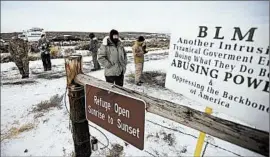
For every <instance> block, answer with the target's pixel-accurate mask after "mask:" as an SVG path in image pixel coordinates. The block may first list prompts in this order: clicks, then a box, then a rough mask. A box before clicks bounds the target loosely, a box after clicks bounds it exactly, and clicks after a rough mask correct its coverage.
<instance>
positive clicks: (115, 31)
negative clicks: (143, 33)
mask: <svg viewBox="0 0 270 157" xmlns="http://www.w3.org/2000/svg"><path fill="white" fill-rule="evenodd" d="M113 35H119V33H118V31H117V30H115V29H112V30H111V31H110V39H113Z"/></svg>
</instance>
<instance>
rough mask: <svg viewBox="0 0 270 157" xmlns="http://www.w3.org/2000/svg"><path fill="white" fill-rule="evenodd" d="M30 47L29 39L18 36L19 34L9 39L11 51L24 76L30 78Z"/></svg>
mask: <svg viewBox="0 0 270 157" xmlns="http://www.w3.org/2000/svg"><path fill="white" fill-rule="evenodd" d="M28 49H29V48H28V44H27V41H25V40H23V39H20V38H18V36H17V35H16V36H15V37H13V38H12V39H11V40H10V41H9V53H10V55H11V57H12V59H13V61H14V62H15V64H16V66H17V67H18V69H19V71H20V74H21V75H22V78H29V60H28Z"/></svg>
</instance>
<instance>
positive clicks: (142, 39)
mask: <svg viewBox="0 0 270 157" xmlns="http://www.w3.org/2000/svg"><path fill="white" fill-rule="evenodd" d="M137 40H138V41H139V42H142V41H144V40H145V39H144V37H143V36H139V38H138V39H137Z"/></svg>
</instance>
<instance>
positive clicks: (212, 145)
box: [1, 50, 261, 156]
mask: <svg viewBox="0 0 270 157" xmlns="http://www.w3.org/2000/svg"><path fill="white" fill-rule="evenodd" d="M166 52H168V50H159V51H153V52H150V53H149V54H147V55H146V58H145V60H146V62H145V69H144V71H161V72H166V67H167V64H168V63H167V53H166ZM128 59H129V64H128V66H127V73H126V75H125V76H126V77H125V79H128V76H129V74H130V73H134V63H133V57H132V54H128ZM83 62H84V63H83V68H84V72H85V73H86V74H88V75H91V76H94V77H96V78H99V79H102V80H105V78H104V76H103V70H100V71H95V72H90V69H91V68H92V67H93V64H92V58H91V57H84V58H83ZM52 65H53V67H52V69H53V70H52V71H50V72H43V67H42V62H41V60H38V61H32V62H30V71H31V74H30V77H31V78H30V79H29V80H28V82H27V81H26V82H25V84H19V83H20V82H21V80H20V75H19V71H18V69H17V67H16V66H15V64H14V63H13V62H9V63H3V64H1V77H2V79H1V80H2V82H1V156H71V154H72V152H73V151H74V146H73V139H72V135H71V131H70V129H69V122H70V121H69V115H68V112H67V110H66V107H65V102H66V104H67V108H69V105H68V100H67V99H65V98H67V97H65V96H64V95H65V91H66V90H65V89H66V77H65V75H64V74H65V69H64V59H54V60H52ZM12 83H13V84H12ZM15 83H16V84H15ZM124 86H125V87H126V88H130V89H133V90H137V91H141V92H144V93H146V94H148V95H150V96H153V97H158V98H161V99H165V100H169V101H172V102H175V103H178V104H182V105H186V106H189V107H191V108H194V109H197V110H200V111H203V110H204V107H203V106H200V105H197V104H196V103H195V102H193V101H192V100H190V99H188V98H186V97H184V96H182V95H180V94H176V93H174V92H172V91H170V90H167V89H165V88H161V87H156V86H153V85H148V84H144V85H143V86H141V87H137V86H135V85H134V84H132V83H128V81H125V84H124ZM56 94H58V95H60V96H63V100H62V103H61V106H60V107H61V108H51V109H50V110H49V111H47V112H44V113H43V115H37V113H35V112H31V111H32V109H33V108H35V107H36V105H37V104H38V103H40V102H41V101H46V100H49V99H50V98H51V97H52V96H54V95H56ZM213 115H215V116H218V117H221V118H224V119H227V120H231V121H235V122H238V123H242V122H241V121H239V120H237V119H234V118H232V117H229V116H227V115H224V114H221V113H214V114H213ZM29 123H30V124H32V126H33V129H29V130H28V131H22V132H15V135H16V136H15V135H14V136H11V137H10V138H7V139H3V138H2V137H4V136H5V135H7V134H9V133H10V132H11V131H10V129H12V127H14V128H19V127H20V126H22V125H24V124H29ZM89 124H90V125H92V126H94V127H96V128H98V129H99V130H100V131H102V132H103V134H105V135H106V137H107V138H108V140H109V141H107V140H106V137H105V136H104V135H103V134H102V133H100V132H99V131H98V130H96V129H95V128H93V127H90V132H91V135H92V136H95V137H97V139H98V140H99V141H100V142H101V143H102V144H104V145H107V143H108V144H109V146H108V147H106V148H105V149H98V151H94V152H93V154H92V155H93V156H106V155H108V153H109V151H110V149H111V146H112V144H115V143H117V144H120V145H121V146H123V148H124V149H123V156H193V153H194V150H195V147H196V142H197V137H198V135H199V132H198V131H196V130H194V129H191V128H188V127H186V126H183V125H180V124H178V123H175V122H173V121H171V120H168V119H165V118H162V117H160V116H157V115H154V114H151V113H146V122H145V149H144V150H143V151H140V150H138V149H137V148H135V147H133V146H132V145H125V143H124V141H123V140H121V139H120V138H118V137H116V136H115V135H113V134H111V133H109V132H107V131H106V130H104V129H102V128H100V127H98V126H97V125H95V124H93V123H91V122H89ZM242 124H243V123H242ZM15 130H16V129H15ZM206 141H207V142H209V145H208V147H207V148H206V151H205V155H204V156H261V155H259V154H256V153H254V152H251V151H249V150H246V149H243V148H240V147H238V146H236V145H233V144H230V143H228V142H225V141H223V140H220V139H217V138H214V137H212V136H207V138H206ZM101 143H99V148H102V147H104V146H103V145H102V144H101Z"/></svg>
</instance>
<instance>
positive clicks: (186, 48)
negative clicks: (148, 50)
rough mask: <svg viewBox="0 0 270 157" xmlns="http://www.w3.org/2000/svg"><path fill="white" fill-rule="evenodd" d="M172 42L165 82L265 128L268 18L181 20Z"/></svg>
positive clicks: (267, 95) (253, 124) (267, 106)
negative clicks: (247, 22) (233, 22)
mask: <svg viewBox="0 0 270 157" xmlns="http://www.w3.org/2000/svg"><path fill="white" fill-rule="evenodd" d="M170 42H171V43H170V53H169V68H168V71H167V76H166V87H167V88H169V89H172V90H174V91H175V92H178V93H181V94H183V95H185V96H187V97H189V98H190V99H193V100H195V101H197V102H198V103H201V104H202V105H205V106H209V107H211V108H213V110H214V111H218V112H223V113H225V114H227V115H231V116H234V117H236V118H239V119H241V120H242V121H245V122H246V123H248V124H250V125H252V126H255V127H256V128H257V129H260V130H264V131H268V132H269V24H267V25H256V24H254V25H245V26H239V25H235V26H228V25H226V26H222V25H207V24H202V25H189V26H181V27H179V28H178V30H176V31H174V32H173V33H172V36H171V41H170Z"/></svg>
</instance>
